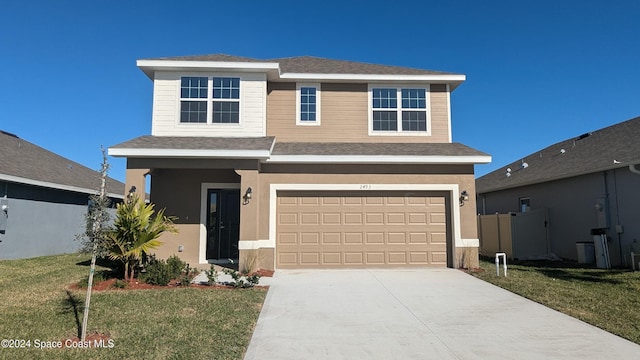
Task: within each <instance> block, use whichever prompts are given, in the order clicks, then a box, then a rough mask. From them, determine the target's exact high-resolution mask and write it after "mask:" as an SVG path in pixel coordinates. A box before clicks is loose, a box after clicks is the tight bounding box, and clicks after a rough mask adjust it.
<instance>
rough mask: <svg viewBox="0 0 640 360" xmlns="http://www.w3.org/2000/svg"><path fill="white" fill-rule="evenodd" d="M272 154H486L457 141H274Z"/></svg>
mask: <svg viewBox="0 0 640 360" xmlns="http://www.w3.org/2000/svg"><path fill="white" fill-rule="evenodd" d="M273 155H364V156H382V155H392V156H393V155H398V156H425V155H429V156H488V155H487V154H485V153H483V152H480V151H478V150H474V149H472V148H470V147H468V146H466V145H462V144H459V143H413V144H408V143H276V146H275V147H274V149H273Z"/></svg>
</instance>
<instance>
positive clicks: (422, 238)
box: [409, 232, 429, 244]
mask: <svg viewBox="0 0 640 360" xmlns="http://www.w3.org/2000/svg"><path fill="white" fill-rule="evenodd" d="M428 238H429V234H427V233H426V232H412V233H409V243H410V244H427V243H428V242H427V239H428Z"/></svg>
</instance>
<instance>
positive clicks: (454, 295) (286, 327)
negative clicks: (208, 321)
mask: <svg viewBox="0 0 640 360" xmlns="http://www.w3.org/2000/svg"><path fill="white" fill-rule="evenodd" d="M269 285H270V289H269V293H268V294H267V298H266V300H265V304H264V307H263V309H262V311H261V313H260V317H259V319H258V323H257V325H256V329H255V331H254V333H253V337H252V339H251V342H250V344H249V348H248V350H247V353H246V356H245V360H253V359H263V360H266V359H439V360H440V359H615V358H619V359H623V358H625V359H634V358H638V357H639V356H640V346H639V345H637V344H634V343H632V342H630V341H627V340H624V339H622V338H620V337H618V336H615V335H612V334H610V333H608V332H606V331H603V330H601V329H598V328H596V327H593V326H591V325H588V324H586V323H584V322H581V321H579V320H577V319H574V318H572V317H569V316H566V315H564V314H562V313H559V312H557V311H554V310H551V309H549V308H547V307H544V306H542V305H540V304H537V303H535V302H532V301H529V300H527V299H525V298H522V297H520V296H517V295H514V294H512V293H510V292H508V291H505V290H503V289H501V288H498V287H496V286H493V285H491V284H488V283H486V282H484V281H482V280H479V279H476V278H474V277H472V276H470V275H468V274H466V273H464V272H462V271H458V270H453V269H408V270H405V269H391V270H279V271H277V272H276V274H275V276H274V277H273V278H271V279H269Z"/></svg>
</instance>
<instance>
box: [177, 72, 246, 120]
mask: <svg viewBox="0 0 640 360" xmlns="http://www.w3.org/2000/svg"><path fill="white" fill-rule="evenodd" d="M180 123H201V124H238V123H240V78H237V77H211V78H209V77H195V76H183V77H181V78H180Z"/></svg>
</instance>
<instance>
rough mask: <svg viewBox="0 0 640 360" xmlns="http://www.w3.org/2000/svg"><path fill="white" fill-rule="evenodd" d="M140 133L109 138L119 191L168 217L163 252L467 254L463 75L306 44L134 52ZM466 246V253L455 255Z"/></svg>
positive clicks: (429, 261) (378, 259)
mask: <svg viewBox="0 0 640 360" xmlns="http://www.w3.org/2000/svg"><path fill="white" fill-rule="evenodd" d="M137 65H138V67H139V68H140V69H141V70H142V71H143V72H144V73H145V74H146V75H147V76H148V77H149V78H150V79H151V80H153V83H154V94H153V119H152V130H151V135H148V136H141V137H138V138H135V139H132V140H130V141H127V142H124V143H121V144H119V145H116V146H113V147H111V148H110V149H109V154H110V155H112V156H119V157H126V158H127V175H126V183H127V186H126V187H127V189H130V188H131V187H132V186H135V187H136V188H137V189H141V190H142V189H145V181H146V176H147V175H150V178H151V184H150V188H151V201H152V202H154V203H155V204H156V206H157V207H159V208H166V209H167V210H166V212H167V214H169V215H175V216H177V217H178V218H179V220H178V221H177V225H178V229H179V234H176V235H174V234H170V235H164V236H163V238H162V240H163V241H164V242H165V245H164V246H163V247H162V248H161V249H160V250H159V252H158V255H159V256H162V257H164V256H169V255H171V254H174V253H176V254H178V255H179V256H180V257H182V258H183V259H184V260H186V261H188V262H189V263H191V264H192V265H193V266H197V265H196V264H207V263H216V262H225V261H228V259H239V261H240V264H241V266H242V265H243V264H247V263H249V262H254V263H255V262H257V263H258V265H257V266H259V267H261V268H264V269H280V268H342V267H400V266H449V267H454V266H459V265H461V264H462V262H464V261H470V262H471V265H474V264H477V261H478V259H477V249H478V236H477V228H476V214H475V208H476V205H475V182H474V164H478V163H487V162H489V161H490V160H491V158H490V156H488V155H487V154H484V153H482V152H479V151H477V150H474V149H471V148H469V147H467V146H465V145H462V144H459V143H453V142H452V135H451V108H450V95H451V92H452V91H453V90H454V89H455V88H456V87H458V85H460V84H461V83H462V82H463V81H464V80H465V76H464V75H461V74H453V73H445V72H437V71H428V70H420V69H412V68H405V67H395V66H384V65H373V64H366V63H358V62H351V61H340V60H329V59H323V58H316V57H308V56H304V57H291V58H283V59H272V60H257V59H249V58H243V57H236V56H228V55H204V56H186V57H170V58H159V59H145V60H139V61H138V63H137ZM465 258H466V260H465Z"/></svg>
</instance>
